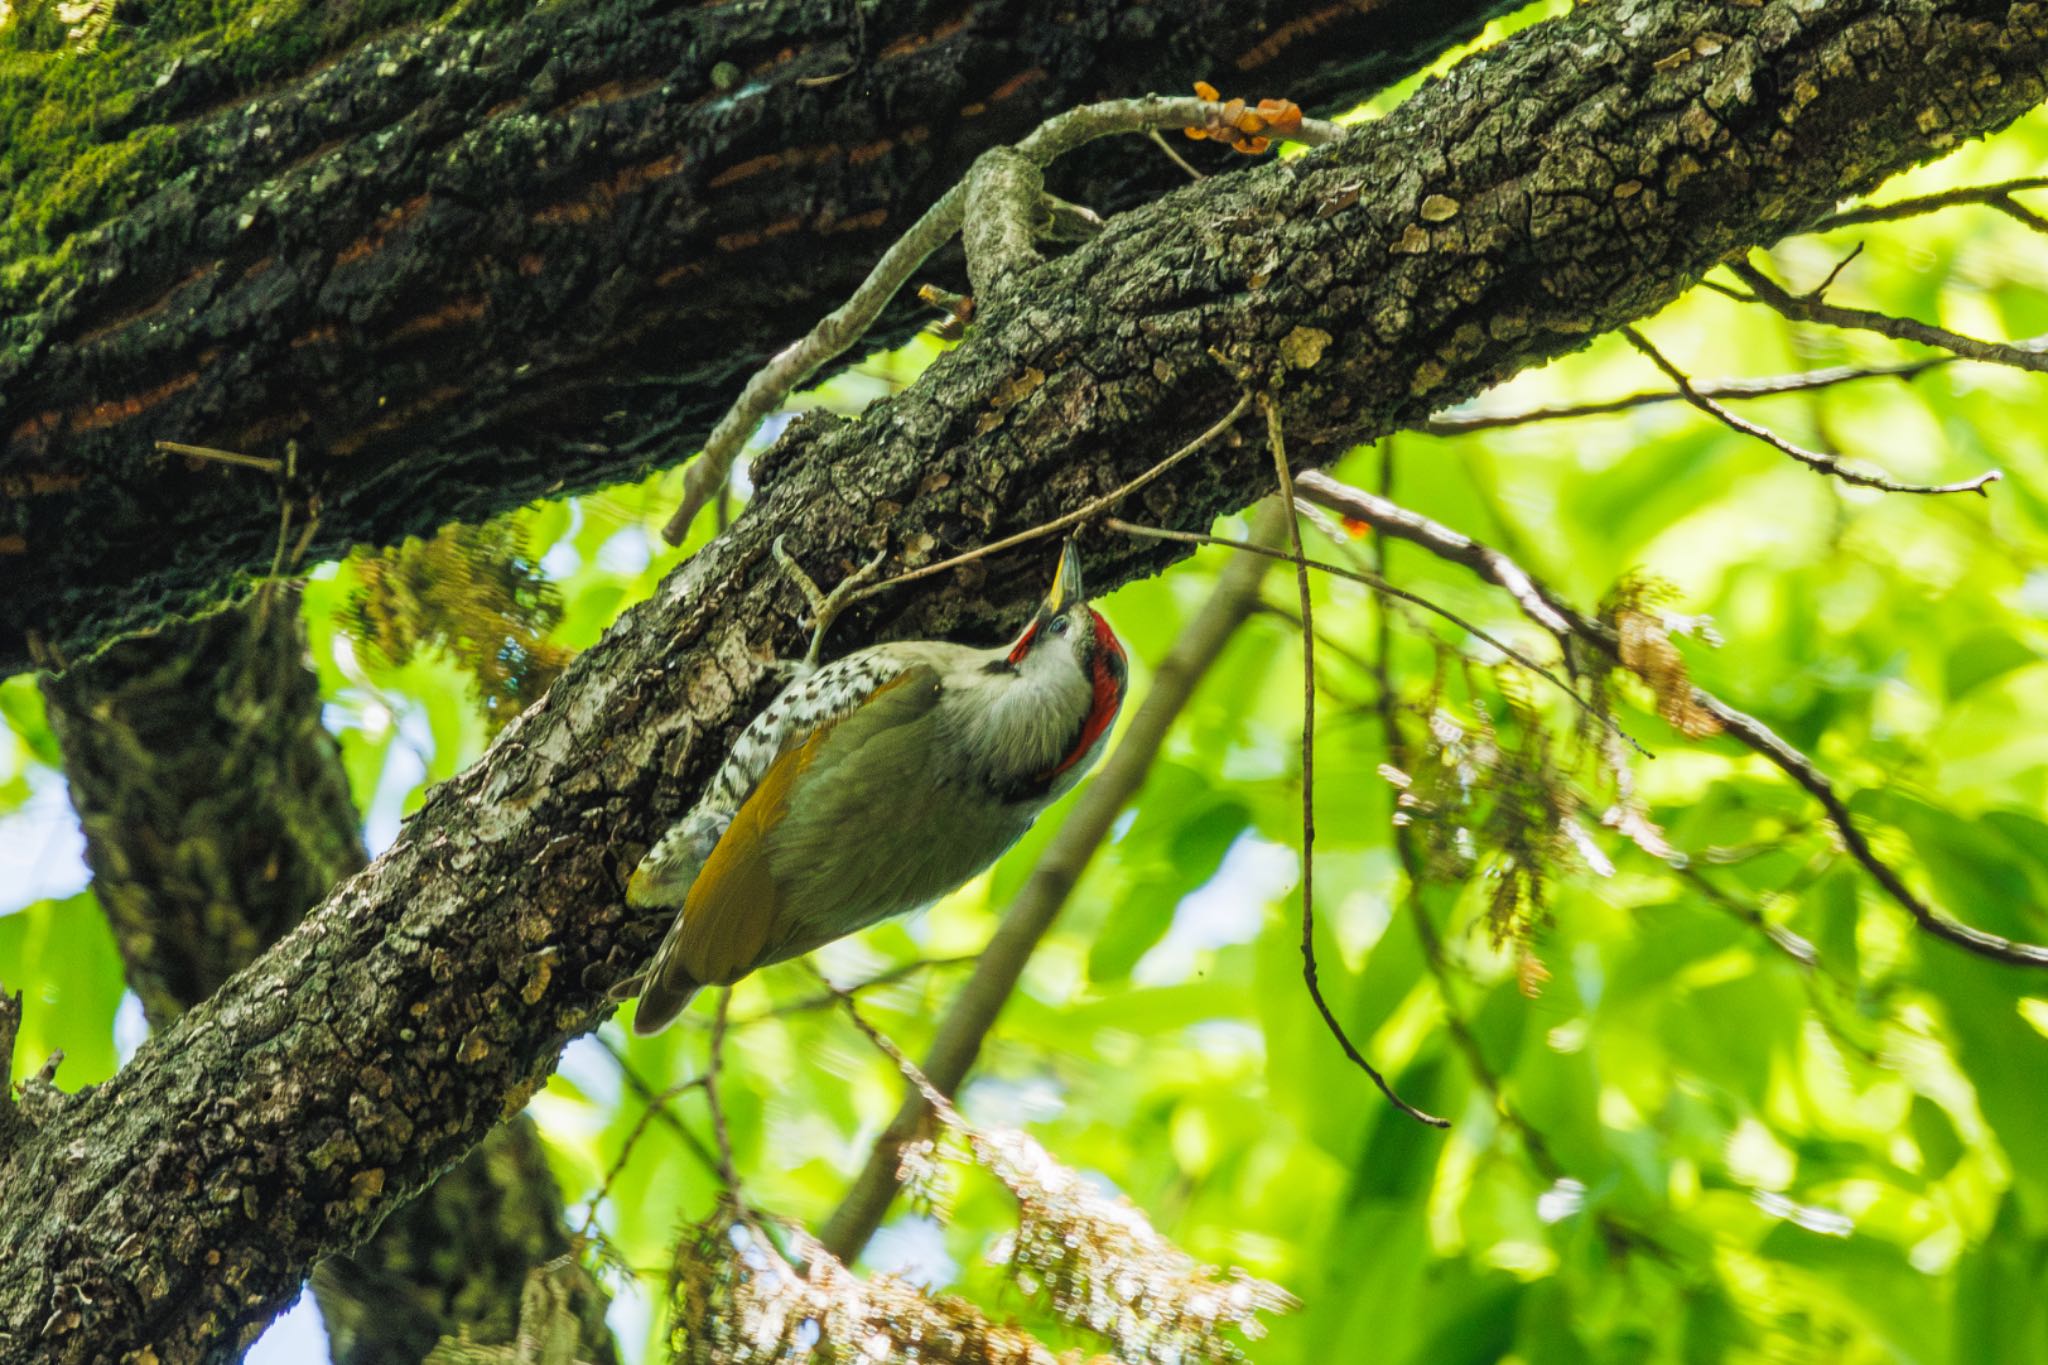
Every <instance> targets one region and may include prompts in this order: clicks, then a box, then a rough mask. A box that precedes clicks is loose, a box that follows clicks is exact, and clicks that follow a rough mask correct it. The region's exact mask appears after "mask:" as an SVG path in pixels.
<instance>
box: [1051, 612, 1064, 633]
mask: <svg viewBox="0 0 2048 1365" xmlns="http://www.w3.org/2000/svg"><path fill="white" fill-rule="evenodd" d="M1052 633H1053V634H1055V635H1065V634H1066V633H1067V618H1066V617H1064V616H1055V617H1053V618H1052Z"/></svg>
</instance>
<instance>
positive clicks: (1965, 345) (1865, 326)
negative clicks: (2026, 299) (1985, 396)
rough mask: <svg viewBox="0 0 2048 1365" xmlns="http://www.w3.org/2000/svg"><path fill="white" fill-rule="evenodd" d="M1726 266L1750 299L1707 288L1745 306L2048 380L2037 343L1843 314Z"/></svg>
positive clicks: (1747, 268) (2047, 364)
mask: <svg viewBox="0 0 2048 1365" xmlns="http://www.w3.org/2000/svg"><path fill="white" fill-rule="evenodd" d="M1727 264H1728V268H1729V269H1730V270H1732V271H1733V272H1735V275H1736V277H1737V278H1739V279H1740V280H1741V281H1742V282H1743V283H1744V284H1747V285H1748V286H1749V287H1750V289H1751V290H1753V291H1754V293H1753V294H1752V295H1748V296H1745V295H1743V294H1740V293H1737V292H1735V291H1732V290H1729V289H1728V288H1727V287H1725V286H1722V285H1712V287H1713V288H1716V289H1718V290H1720V292H1722V293H1724V294H1728V295H1730V297H1733V298H1737V299H1742V300H1743V301H1744V302H1749V303H1763V304H1766V305H1768V306H1769V307H1771V308H1775V309H1776V310H1777V311H1778V312H1780V313H1783V314H1784V315H1785V316H1786V317H1788V318H1791V319H1793V320H1794V321H1796V322H1819V323H1825V324H1826V325H1828V326H1830V327H1847V328H1851V329H1854V330H1857V331H1864V332H1876V333H1877V334H1878V335H1880V336H1888V337H1891V338H1892V339H1893V340H1895V341H1917V342H1919V343H1920V344H1921V345H1922V346H1934V347H1938V348H1939V349H1941V350H1944V351H1952V352H1954V353H1955V354H1956V355H1959V356H1962V357H1963V358H1964V359H1966V360H1983V361H1988V362H1990V363H1991V364H1994V365H2011V366H2013V367H2014V368H2016V369H2021V370H2033V371H2035V372H2036V373H2043V374H2048V349H2043V348H2042V347H2041V346H2040V345H2039V344H2038V343H2025V344H2022V343H2016V342H2006V341H1982V340H1979V339H1978V338H1976V337H1970V336H1964V335H1963V334H1962V333H1960V332H1951V331H1949V330H1948V329H1947V328H1945V327H1936V326H1933V325H1931V324H1929V323H1925V322H1920V321H1918V320H1916V319H1913V318H1899V317H1893V316H1892V315H1891V314H1889V313H1876V312H1872V311H1870V310H1869V309H1867V308H1843V307H1840V306H1838V305H1836V304H1832V303H1825V302H1823V301H1821V300H1819V299H1816V298H1811V297H1803V296H1801V295H1798V294H1794V293H1793V292H1792V291H1791V290H1789V289H1786V288H1785V287H1784V286H1783V285H1781V284H1779V283H1778V282H1777V281H1776V280H1773V279H1772V278H1771V277H1770V276H1768V275H1766V274H1764V273H1763V271H1761V270H1758V269H1757V268H1756V267H1755V266H1753V265H1751V264H1750V263H1749V262H1748V261H1729V262H1728V263H1727Z"/></svg>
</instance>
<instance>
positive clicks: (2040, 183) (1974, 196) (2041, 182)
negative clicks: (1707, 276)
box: [1807, 175, 2048, 232]
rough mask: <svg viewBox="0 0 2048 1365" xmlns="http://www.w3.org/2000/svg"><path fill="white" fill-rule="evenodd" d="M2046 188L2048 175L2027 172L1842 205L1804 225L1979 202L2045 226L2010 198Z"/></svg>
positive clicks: (1832, 226)
mask: <svg viewBox="0 0 2048 1365" xmlns="http://www.w3.org/2000/svg"><path fill="white" fill-rule="evenodd" d="M2042 189H2048V177H2044V176H2038V175H2035V176H2027V177H2025V178H2023V179H2019V180H2006V181H2002V182H2000V183H1998V184H1996V185H1966V186H1964V187H1963V188H1961V189H1955V190H1943V191H1942V192H1941V193H1939V194H1923V195H1919V196H1916V197H1915V198H1912V199H1895V200H1893V201H1892V202H1891V203H1889V204H1864V205H1862V206H1860V207H1858V208H1853V209H1844V210H1842V211H1841V212H1840V213H1831V214H1829V215H1828V216H1827V217H1825V218H1823V219H1821V220H1820V221H1819V222H1817V223H1815V224H1814V225H1813V226H1812V227H1810V228H1808V229H1807V231H1808V232H1833V231H1835V230H1836V229H1837V228H1845V227H1856V226H1858V225H1859V224H1863V223H1891V222H1896V221H1898V220H1899V219H1901V218H1917V217H1919V216H1920V215H1921V214H1925V213H1939V212H1940V211H1941V210H1943V209H1951V208H1957V207H1959V206H1961V205H1965V204H1982V205H1984V206H1986V207H1988V208H1994V209H1997V210H1998V211H1999V212H2001V213H2010V212H2011V211H2012V210H2013V209H2018V210H2019V214H2018V215H2014V216H2020V215H2024V216H2021V217H2020V221H2022V222H2025V223H2026V224H2027V225H2028V226H2029V227H2032V228H2034V229H2035V230H2036V231H2041V230H2042V229H2043V228H2044V227H2048V223H2043V221H2042V220H2041V218H2040V217H2039V215H2037V214H2034V213H2032V212H2030V211H2029V210H2028V209H2026V208H2024V207H2023V206H2021V205H2020V204H2018V203H2016V202H2015V201H2014V200H2013V197H2012V196H2013V194H2014V193H2015V192H2017V191H2020V190H2042Z"/></svg>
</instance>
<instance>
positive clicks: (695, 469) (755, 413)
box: [662, 95, 1344, 545]
mask: <svg viewBox="0 0 2048 1365" xmlns="http://www.w3.org/2000/svg"><path fill="white" fill-rule="evenodd" d="M1231 105H1241V101H1232V102H1231ZM1231 105H1226V104H1222V103H1219V102H1217V101H1215V100H1207V99H1197V98H1188V97H1169V96H1163V95H1147V96H1144V97H1143V98H1140V99H1127V100H1107V101H1104V102H1102V103H1099V104H1089V105H1083V106H1082V107H1081V108H1079V109H1072V110H1069V111H1067V112H1066V113H1063V114H1059V115H1056V116H1054V117H1053V118H1050V119H1047V120H1046V121H1045V122H1044V123H1042V124H1040V125H1039V126H1038V128H1037V129H1036V130H1034V131H1033V132H1032V133H1031V134H1030V135H1029V136H1027V137H1025V138H1024V139H1023V141H1021V142H1018V143H1017V144H1015V145H1014V146H1012V147H997V148H993V149H991V150H990V151H989V152H986V153H984V154H983V155H982V157H981V158H980V159H978V160H977V161H976V162H975V165H974V167H973V168H972V169H970V170H969V171H968V173H967V175H966V176H965V177H964V178H963V179H962V180H961V181H960V182H959V183H958V184H956V185H955V186H954V187H953V188H952V189H950V190H948V191H946V193H945V194H943V195H942V196H940V198H939V201H938V202H937V203H936V204H933V205H932V206H931V208H929V209H927V210H926V211H925V213H924V216H923V217H921V218H919V219H918V220H917V222H916V223H915V224H913V225H912V226H911V228H910V230H909V231H908V232H906V233H904V234H903V236H901V237H899V238H898V239H897V240H896V242H895V244H894V245H892V246H891V247H890V248H889V249H888V250H887V251H886V252H884V253H883V254H882V259H881V260H879V261H877V262H876V263H875V267H874V269H873V270H871V271H870V272H869V273H868V277H867V278H866V279H865V280H863V281H862V282H861V284H860V287H859V288H858V289H856V290H854V292H853V295H852V297H851V298H849V299H847V301H846V302H845V303H843V304H841V305H840V306H839V307H837V308H835V309H833V310H832V312H830V313H828V314H826V315H825V317H824V318H823V319H822V320H821V321H820V322H819V323H818V324H817V326H815V327H813V328H812V329H811V331H810V332H809V333H808V334H807V335H806V336H804V337H802V338H801V339H799V340H797V341H795V342H792V343H791V344H790V345H789V346H787V347H785V348H783V349H782V350H781V351H780V352H778V353H777V354H776V355H775V357H774V358H773V359H771V360H770V361H769V362H768V363H767V364H766V365H765V366H763V367H762V368H761V369H760V370H759V371H758V372H756V373H755V375H754V377H753V378H752V379H749V380H748V381H747V385H746V388H744V389H743V390H741V392H740V396H739V398H738V399H737V400H735V401H734V403H733V405H732V406H731V407H730V408H728V409H727V410H726V413H725V415H724V416H723V417H721V418H719V419H718V424H717V425H716V426H714V427H713V428H712V429H711V435H710V436H709V437H708V438H707V439H706V440H705V442H704V452H703V454H702V455H700V456H699V457H698V458H697V460H696V461H695V462H694V463H693V464H691V465H690V467H689V469H688V471H686V473H685V474H684V476H683V497H682V503H681V505H680V506H679V507H677V508H676V511H675V515H674V516H672V517H670V518H669V521H668V524H667V525H666V526H664V527H663V528H662V535H663V537H664V538H666V539H667V541H668V543H669V544H671V545H676V544H680V543H681V542H682V539H683V537H684V536H685V535H686V534H688V532H689V529H690V523H691V521H693V520H694V519H695V518H696V515H697V513H698V512H699V511H700V510H702V509H703V507H704V506H705V505H706V504H707V503H709V502H710V501H711V500H712V499H713V498H715V497H717V495H718V491H719V489H721V488H723V487H724V486H725V482H726V477H727V475H728V474H729V473H730V472H731V470H732V462H733V460H734V459H735V458H736V457H737V456H738V455H739V452H740V448H741V447H742V446H744V445H745V444H746V440H747V438H748V437H749V436H751V435H752V434H753V432H754V429H755V428H756V427H758V426H759V425H760V424H761V422H762V420H763V419H764V418H766V417H767V416H768V415H769V414H770V413H772V412H774V411H775V410H776V409H777V408H778V407H780V406H781V405H782V403H783V400H785V399H786V398H788V397H789V395H790V394H791V393H793V392H794V391H795V390H796V389H797V388H798V386H800V385H801V384H803V383H804V381H805V380H807V379H809V378H810V377H811V376H812V375H814V374H816V373H817V372H818V370H819V369H820V368H821V367H822V366H824V365H825V364H826V363H827V362H829V361H830V360H832V358H833V357H835V356H837V355H839V354H840V353H841V352H843V351H845V350H846V348H847V347H849V346H851V345H852V344H853V343H854V342H855V341H857V340H859V339H860V337H861V335H862V334H863V333H865V332H866V331H867V329H868V327H869V326H870V324H872V323H873V322H874V320H875V319H876V318H877V317H878V316H880V314H881V312H882V310H883V309H884V308H886V307H887V306H888V305H889V302H890V301H891V300H892V299H894V298H895V297H896V294H897V292H898V291H899V290H901V289H902V288H903V286H904V285H905V284H907V283H908V282H909V280H910V277H911V275H912V274H914V273H915V272H916V270H917V269H918V267H919V266H921V265H923V264H924V262H925V261H926V260H927V259H928V258H929V257H930V256H931V254H932V253H933V252H935V251H937V250H938V249H939V248H940V247H942V246H944V245H945V244H946V243H947V242H949V241H951V240H952V239H953V236H954V235H955V234H956V233H959V232H961V231H962V229H963V228H964V227H966V226H967V225H968V218H969V216H970V214H971V213H977V212H982V210H983V208H984V206H983V205H981V204H978V203H977V202H976V199H977V194H978V193H979V194H980V195H981V196H982V197H984V198H993V197H1004V196H1007V195H1012V194H1014V193H1015V192H1016V189H1017V185H1018V183H1019V180H1018V177H1016V176H1014V175H1012V176H1004V175H1003V174H1001V173H1000V172H1001V171H1002V170H1003V169H1004V168H1005V167H1008V168H1011V169H1020V168H1021V169H1022V170H1023V171H1024V172H1025V176H1024V178H1025V179H1026V180H1028V179H1030V178H1031V177H1034V176H1036V175H1037V174H1038V173H1040V172H1043V170H1044V169H1045V168H1046V167H1047V166H1050V165H1051V164H1052V163H1053V162H1055V161H1057V160H1059V159H1060V158H1061V157H1063V156H1065V155H1066V154H1067V153H1069V152H1072V151H1074V150H1076V149H1077V148H1080V147H1082V146H1085V145H1086V144H1088V143H1090V142H1093V141H1095V140H1096V139H1097V138H1102V137H1108V136H1110V135H1112V134H1115V133H1157V132H1159V131H1160V130H1161V129H1168V128H1198V129H1202V130H1205V131H1206V132H1209V133H1211V135H1219V134H1223V133H1225V132H1229V131H1232V130H1234V129H1235V128H1236V127H1237V122H1241V121H1242V120H1243V119H1244V118H1245V117H1246V115H1245V114H1244V113H1243V112H1242V111H1241V110H1240V112H1239V113H1238V114H1237V116H1236V120H1237V121H1232V120H1231V119H1230V118H1229V117H1228V116H1229V114H1230V110H1231ZM1272 131H1275V132H1280V131H1282V128H1281V125H1278V124H1275V125H1273V126H1272ZM1343 133H1344V130H1343V129H1342V128H1341V127H1339V126H1338V125H1337V124H1334V123H1328V122H1325V121H1323V120H1321V119H1301V120H1300V121H1299V123H1298V124H1294V123H1289V124H1288V125H1287V126H1286V128H1285V131H1284V136H1286V137H1287V138H1288V139H1289V140H1291V141H1296V142H1304V143H1309V144H1312V145H1313V144H1321V143H1325V142H1333V141H1335V140H1336V139H1337V138H1339V137H1341V136H1342V135H1343ZM1029 197H1030V199H1031V203H1030V205H1028V206H1025V205H1011V206H1010V207H1012V208H1015V209H1017V210H1018V211H1020V212H1022V211H1024V210H1025V209H1026V208H1027V207H1028V208H1029V209H1030V210H1032V211H1031V213H1030V218H1031V220H1032V226H1035V225H1036V219H1037V218H1038V216H1039V215H1038V213H1037V212H1036V210H1037V209H1038V208H1039V207H1041V206H1043V191H1042V187H1034V188H1033V189H1032V190H1031V193H1030V196H1029ZM1044 207H1046V208H1047V209H1048V211H1051V210H1052V209H1054V208H1056V206H1044ZM983 216H984V218H985V219H986V220H987V222H988V224H989V230H988V231H986V232H977V233H976V234H974V235H975V236H977V237H983V238H987V239H990V240H991V241H993V242H994V244H995V245H996V246H998V247H1006V248H1008V249H1012V250H1014V249H1015V247H1016V237H1017V234H1018V232H1019V231H1020V230H1023V229H1024V227H1025V225H1024V224H1021V223H1019V222H1018V221H1017V219H1016V217H1015V216H1014V215H1006V214H1004V213H1002V212H1001V206H996V207H995V208H994V209H991V210H990V211H989V212H987V213H984V214H983ZM1060 216H1061V215H1059V214H1057V213H1056V212H1055V213H1054V217H1055V218H1058V217H1060ZM977 245H979V243H970V246H977ZM1026 252H1027V255H1028V254H1029V253H1028V245H1027V247H1026ZM980 254H982V253H981V252H979V251H971V252H970V262H969V264H970V267H978V263H977V262H976V261H975V260H974V259H972V258H973V257H974V256H977V255H980ZM991 264H993V263H991ZM977 273H985V272H983V271H980V270H979V269H978V268H977Z"/></svg>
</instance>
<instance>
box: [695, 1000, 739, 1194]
mask: <svg viewBox="0 0 2048 1365" xmlns="http://www.w3.org/2000/svg"><path fill="white" fill-rule="evenodd" d="M731 1013H732V987H730V986H726V987H723V988H721V989H720V990H719V992H718V1012H717V1013H716V1014H714V1015H712V1016H711V1057H710V1060H709V1062H707V1063H706V1065H705V1067H704V1074H703V1075H702V1076H700V1077H698V1079H699V1080H700V1081H702V1082H703V1083H704V1103H705V1107H706V1108H708V1109H709V1110H710V1111H711V1135H712V1136H713V1137H714V1138H716V1139H717V1140H718V1178H719V1179H720V1180H722V1181H724V1182H725V1191H726V1193H727V1194H728V1195H730V1196H732V1198H733V1199H734V1200H736V1201H737V1200H739V1198H740V1177H739V1172H738V1171H737V1170H736V1169H735V1168H734V1166H733V1163H732V1134H731V1133H730V1132H729V1131H727V1129H726V1126H725V1107H724V1106H723V1105H722V1104H720V1103H719V1100H718V1072H719V1069H720V1067H722V1066H723V1065H724V1063H725V1025H726V1020H727V1019H728V1018H729V1017H730V1016H731ZM742 1207H744V1203H742Z"/></svg>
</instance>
